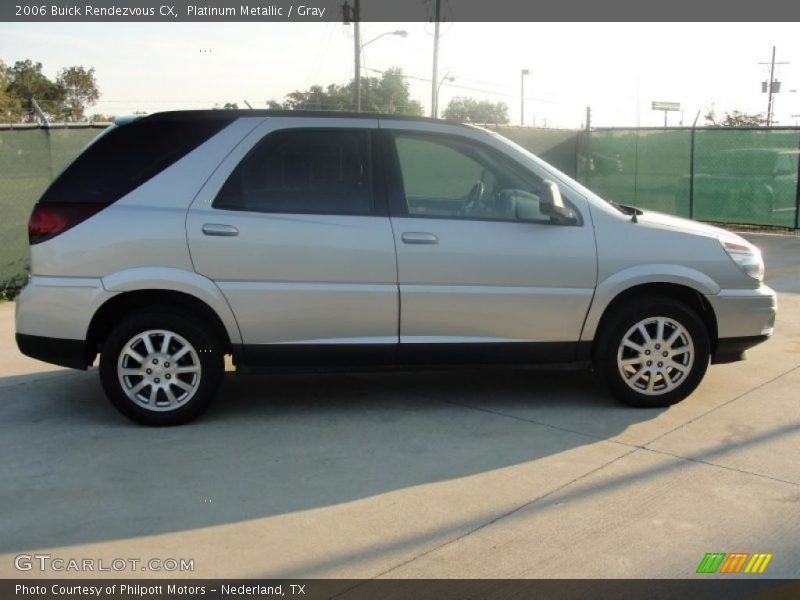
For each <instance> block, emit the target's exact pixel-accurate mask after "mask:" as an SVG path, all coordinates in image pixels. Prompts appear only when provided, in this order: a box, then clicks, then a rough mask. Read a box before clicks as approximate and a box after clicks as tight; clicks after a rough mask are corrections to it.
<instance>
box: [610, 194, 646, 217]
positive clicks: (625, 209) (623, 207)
mask: <svg viewBox="0 0 800 600" xmlns="http://www.w3.org/2000/svg"><path fill="white" fill-rule="evenodd" d="M607 202H608V203H609V204H610V205H611V206H613V207H614V208H616V209H617V210H618V211H619V212H621V213H622V214H623V215H631V221H633V222H634V223H636V222H637V219H636V217H637V216H638V215H643V214H644V211H643V210H642V209H641V208H636V207H635V206H630V205H628V204H620V203H619V202H614V201H613V200H607Z"/></svg>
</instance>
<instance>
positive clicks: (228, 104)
mask: <svg viewBox="0 0 800 600" xmlns="http://www.w3.org/2000/svg"><path fill="white" fill-rule="evenodd" d="M222 109H223V110H239V104H238V103H236V102H226V103H225V104H223V105H222Z"/></svg>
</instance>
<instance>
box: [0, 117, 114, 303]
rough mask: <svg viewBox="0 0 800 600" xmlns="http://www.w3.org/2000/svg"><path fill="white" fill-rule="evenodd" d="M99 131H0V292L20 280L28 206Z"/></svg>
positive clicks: (16, 128) (25, 262)
mask: <svg viewBox="0 0 800 600" xmlns="http://www.w3.org/2000/svg"><path fill="white" fill-rule="evenodd" d="M103 127H104V126H98V127H93V126H91V127H90V126H83V127H72V126H71V127H69V128H66V127H63V128H55V127H51V128H48V129H45V128H41V127H38V126H21V125H14V126H13V128H10V127H9V128H0V290H2V289H5V288H15V287H19V286H20V285H21V284H22V283H24V280H25V278H26V273H27V269H28V230H27V222H28V216H29V215H30V212H31V209H32V208H33V205H34V204H36V201H37V200H38V199H39V196H41V195H42V193H43V192H44V190H45V188H46V187H47V186H48V184H49V183H50V182H51V181H52V180H53V178H54V177H55V176H56V175H57V174H58V173H59V172H60V171H61V169H63V168H64V166H65V165H66V164H67V163H68V162H69V161H70V160H72V159H73V158H74V157H75V156H76V155H77V154H78V152H80V150H81V148H83V147H84V146H85V145H86V144H88V143H89V142H90V141H91V140H92V139H93V138H94V137H95V136H96V135H97V134H98V133H99V132H100V131H101V130H102V128H103Z"/></svg>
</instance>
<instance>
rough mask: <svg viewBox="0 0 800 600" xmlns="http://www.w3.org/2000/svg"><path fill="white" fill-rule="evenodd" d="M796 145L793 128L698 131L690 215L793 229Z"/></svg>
mask: <svg viewBox="0 0 800 600" xmlns="http://www.w3.org/2000/svg"><path fill="white" fill-rule="evenodd" d="M799 146H800V132H798V131H797V130H765V129H752V130H735V129H727V130H722V129H705V130H699V131H697V133H696V139H695V167H694V218H695V219H701V220H705V221H720V222H722V223H752V224H756V225H776V226H781V227H794V226H795V218H796V211H797V165H798V147H799Z"/></svg>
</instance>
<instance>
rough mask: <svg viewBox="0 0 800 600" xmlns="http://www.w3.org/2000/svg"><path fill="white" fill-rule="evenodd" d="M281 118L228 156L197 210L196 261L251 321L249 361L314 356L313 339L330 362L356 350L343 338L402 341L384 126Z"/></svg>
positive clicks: (246, 328) (191, 219) (193, 227)
mask: <svg viewBox="0 0 800 600" xmlns="http://www.w3.org/2000/svg"><path fill="white" fill-rule="evenodd" d="M274 122H275V119H267V120H266V121H265V123H264V124H263V125H262V126H261V127H260V128H259V129H256V130H255V131H254V132H253V134H251V135H250V136H249V137H248V138H246V139H245V140H244V141H243V142H242V144H240V146H241V147H239V148H237V149H236V150H235V151H234V152H233V153H232V154H231V156H229V157H228V158H227V159H226V161H225V162H224V163H223V164H222V165H221V166H220V168H219V169H218V170H217V172H215V173H214V174H213V175H212V177H211V178H210V179H209V182H208V183H207V184H206V186H205V187H204V189H203V190H202V191H201V192H200V194H199V195H198V197H197V198H196V199H195V202H194V203H193V205H192V207H191V208H190V210H189V213H188V216H187V223H186V227H187V237H188V240H189V247H190V250H191V255H192V260H193V262H194V266H195V269H196V270H197V271H198V272H199V273H201V274H202V275H205V276H206V277H208V278H210V279H212V280H213V281H215V282H216V284H217V285H218V286H219V288H220V289H221V290H222V292H223V294H224V295H225V297H226V298H227V300H228V302H229V303H230V305H231V308H232V310H233V312H234V314H235V316H236V319H237V321H238V323H239V327H240V329H241V333H242V339H243V342H244V344H245V348H244V356H245V358H244V360H242V359H241V358H240V359H239V362H260V360H261V358H263V359H266V360H269V361H270V362H273V363H274V362H292V361H291V358H292V357H294V356H296V355H297V358H298V359H299V360H302V361H304V362H314V361H313V360H309V356H308V355H307V353H304V352H303V350H309V349H310V348H312V347H313V348H315V349H316V353H315V354H313V356H311V357H310V358H312V359H313V358H314V356H317V357H320V358H322V359H323V362H330V360H328V359H329V358H334V359H335V358H336V357H339V358H340V359H343V360H344V359H348V358H349V357H348V355H347V353H346V352H344V353H342V352H341V351H340V346H342V345H346V346H350V347H351V348H354V347H356V346H360V345H365V346H367V347H369V346H384V345H385V346H387V347H392V348H394V347H396V344H397V342H398V318H399V307H398V289H397V279H396V278H397V270H396V260H395V250H394V243H393V239H392V231H391V226H390V222H389V219H388V215H387V209H386V204H385V197H384V194H383V193H382V190H383V189H384V188H383V186H382V185H378V182H377V181H376V178H377V179H379V177H376V174H375V170H374V169H373V160H372V150H371V132H370V128H372V127H375V126H376V122H375V121H374V120H367V119H326V120H325V121H324V123H325V127H324V128H313V127H312V128H309V127H308V120H307V119H305V120H304V119H292V120H289V122H288V123H287V122H286V120H281V121H280V127H281V129H279V130H275V127H276V125H274V124H273V123H274ZM337 124H338V125H339V126H337ZM376 189H377V190H378V193H377V194H376V193H375V191H376ZM290 346H302V348H300V347H295V348H290ZM320 352H321V353H322V354H323V355H324V356H320Z"/></svg>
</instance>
